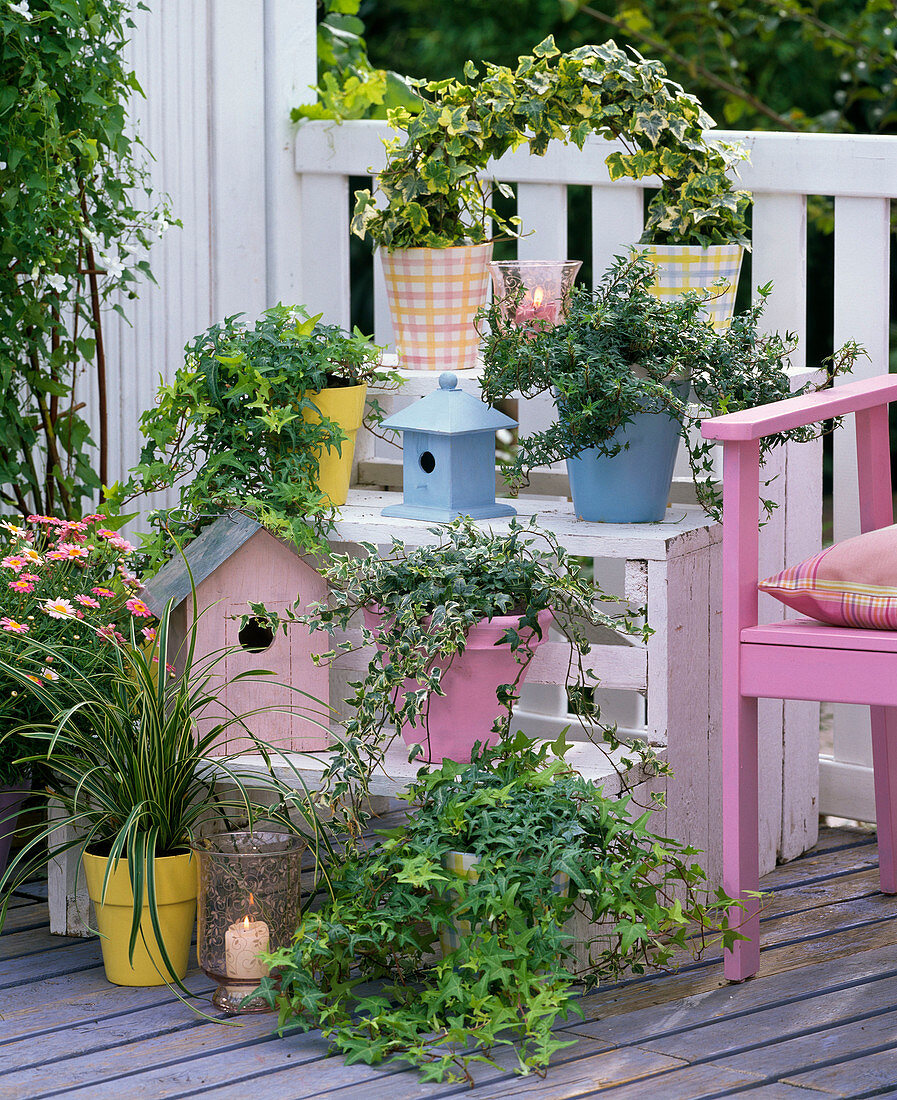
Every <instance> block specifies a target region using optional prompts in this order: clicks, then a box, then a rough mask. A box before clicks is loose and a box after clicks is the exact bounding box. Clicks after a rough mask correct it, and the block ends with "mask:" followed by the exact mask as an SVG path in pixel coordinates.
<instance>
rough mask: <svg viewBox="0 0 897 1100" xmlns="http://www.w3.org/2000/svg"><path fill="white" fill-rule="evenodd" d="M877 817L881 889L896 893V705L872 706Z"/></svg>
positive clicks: (883, 891) (884, 891) (887, 892)
mask: <svg viewBox="0 0 897 1100" xmlns="http://www.w3.org/2000/svg"><path fill="white" fill-rule="evenodd" d="M869 710H870V713H871V717H872V771H873V776H874V781H875V818H876V821H877V828H878V874H879V880H880V882H881V889H882V893H884V894H897V866H895V860H894V855H895V848H894V845H895V839H897V798H895V797H893V796H894V794H895V793H897V708H895V707H870V708H869Z"/></svg>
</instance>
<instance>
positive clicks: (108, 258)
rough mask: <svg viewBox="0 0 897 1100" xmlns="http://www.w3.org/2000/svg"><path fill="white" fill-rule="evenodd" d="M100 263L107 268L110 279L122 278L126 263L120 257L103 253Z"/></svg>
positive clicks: (99, 259)
mask: <svg viewBox="0 0 897 1100" xmlns="http://www.w3.org/2000/svg"><path fill="white" fill-rule="evenodd" d="M98 263H99V264H100V266H101V267H102V268H103V269H104V270H105V272H106V274H107V275H108V276H109V278H110V279H120V278H121V276H122V272H123V271H124V270H125V266H124V264H123V263H122V262H121V261H120V260H119V259H118V257H117V256H113V255H111V254H107V253H104V254H101V255H100V256H99V258H98Z"/></svg>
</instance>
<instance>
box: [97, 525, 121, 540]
mask: <svg viewBox="0 0 897 1100" xmlns="http://www.w3.org/2000/svg"><path fill="white" fill-rule="evenodd" d="M96 533H97V534H98V535H99V536H100V538H101V539H117V538H118V532H117V531H110V530H109V528H108V527H98V528H97V530H96Z"/></svg>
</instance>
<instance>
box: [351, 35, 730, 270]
mask: <svg viewBox="0 0 897 1100" xmlns="http://www.w3.org/2000/svg"><path fill="white" fill-rule="evenodd" d="M464 76H465V81H464V82H462V81H457V80H436V81H430V82H429V83H427V84H425V85H423V87H422V88H420V89H419V93H420V95H421V98H422V99H423V107H422V109H421V110H420V111H418V112H417V113H413V112H411V111H409V110H407V109H405V108H402V107H398V108H395V109H393V110H391V111H390V112H389V121H390V123H391V124H392V125H393V126H394V127H395V128H396V129H397V130H400V131H402V133H401V134H400V135H399V136H397V137H396V138H394V139H392V140H391V141H388V142H387V143H386V152H387V163H386V167H385V168H384V169H383V170H382V171H381V172H380V175H379V177H378V188H379V191H380V195H381V198H382V202H378V201H377V199H376V198H375V197H374V195H372V193H371V192H370V191H368V190H362V191H357V192H356V206H355V213H354V217H353V220H352V229H353V232H355V233H356V234H358V235H359V236H364V235H365V234H370V236H371V238H372V239H373V241H374V242H375V244H377V245H379V246H382V247H384V248H386V249H389V250H390V251H392V250H393V249H397V248H418V247H431V248H447V247H450V246H452V245H459V244H465V243H474V244H478V243H481V242H483V241H485V240H487V239H488V237H489V228H488V226H489V223H490V219H491V220H492V221H493V222H494V223H495V225H496V226H497V227H498V229H499V231H501V232H510V233H516V227H517V224H518V222H517V219H516V218H510V219H504V218H502V217H501V216H500V215H499V214H498V213H497V212H496V211H495V210H494V209H493V208H492V207H491V206H490V205H489V201H488V199H487V191H486V189H484V187H483V184H482V182H481V180H480V178H479V176H480V174H481V173H483V172H485V171H486V170H487V167H488V165H489V162H490V161H491V160H498V159H499V158H500V157H501V156H503V155H504V154H505V153H507V152H509V151H511V150H514V149H517V148H518V147H520V146H522V145H526V146H528V148H529V151H530V153H533V154H535V155H537V156H541V155H543V154H544V153H545V151H546V149H547V148H548V144H549V142H550V141H551V140H554V139H556V140H561V141H564V142H570V141H572V142H573V143H574V144H575V145H576V146H577V147H578V148H580V149H581V148H582V147H583V145H584V143H585V141H586V139H587V138H588V137H589V136H590V135H592V134H597V135H599V136H601V137H604V138H607V139H616V140H618V141H621V142H622V143H623V145H624V147H625V151H624V152H619V151H617V152H614V153H611V154H610V156H609V157H608V158H607V162H606V163H607V166H608V169H609V171H610V176H611V179H620V178H622V177H624V176H626V177H630V178H632V179H644V178H645V177H646V176H656V177H658V178H659V179H660V180H661V181H662V185H661V188H660V191H659V192H658V194H657V195H656V196H655V197H654V199H653V200H652V202H651V204H650V207H649V210H648V219H647V223H646V226H645V234H644V236H643V238H642V239H643V241H644V242H646V243H654V244H699V245H709V244H721V243H730V242H738V243H744V242H745V240H746V234H747V227H746V223H745V212H746V209H747V206H748V201H749V200H748V195H747V193H746V192H744V191H736V190H733V188H732V183H731V181H730V178H729V174H728V173H729V170H730V169H731V168H732V167H733V165H734V163H735V162H736V161H737V160H738V159H740V158H741V156H742V155H743V153H742V151H741V150H740V149H738V148H735V147H732V146H727V145H725V144H723V143H719V142H711V141H708V140H707V138H706V137H705V133H704V131H705V130H706V129H707V128H708V127H710V126H712V125H713V120H712V119H711V118H710V117H709V116H708V115H707V114H706V112H705V111H704V110H703V109H702V107H701V104H700V103H699V102H698V100H697V99H695V98H694V96H691V95H688V94H686V93H685V92H684V91H683V90H682V88H681V87H679V85H677V84H675V83H673V81H671V80H670V79H669V78H668V77H667V74H666V70H665V69H664V67H663V65H662V64H661V63H660V62H659V61H649V60H646V59H644V58H643V57H641V55H640V54H638V53H636V52H635V51H630V52H626V51H624V50H622V49H620V48H619V47H617V45H616V44H615V43H614V42H612V41H611V42H606V43H604V44H603V45H597V46H596V45H590V46H581V47H580V48H579V49H577V50H573V51H571V52H570V53H566V54H562V53H561V52H560V51H559V50H558V49H557V47H556V46H555V44H554V39H553V38H551V37H549V38H546V39H545V40H544V41H543V42H541V43H540V44H539V45H538V46H536V47H535V49H534V50H533V52H532V54H531V55H529V56H525V57H521V58H520V59H519V62H518V65H517V68H516V70H511V69H509V68H507V67H506V66H502V65H492V64H488V63H486V64H484V65H483V67H482V73H481V70H480V69H479V68H477V66H476V65H475V64H474V63H473V62H472V61H468V62H467V64H466V66H465V68H464ZM497 186H498V189H499V190H500V191H502V192H503V193H505V192H506V191H507V188H505V187H503V186H502V185H500V184H499V185H497Z"/></svg>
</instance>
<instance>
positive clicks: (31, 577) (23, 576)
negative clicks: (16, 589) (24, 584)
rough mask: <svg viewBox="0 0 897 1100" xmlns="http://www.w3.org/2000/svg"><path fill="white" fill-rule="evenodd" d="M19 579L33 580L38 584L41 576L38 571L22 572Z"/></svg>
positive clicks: (32, 581) (33, 582)
mask: <svg viewBox="0 0 897 1100" xmlns="http://www.w3.org/2000/svg"><path fill="white" fill-rule="evenodd" d="M19 580H20V581H31V583H32V584H37V582H38V581H39V580H40V577H39V576H38V575H37V573H20V574H19Z"/></svg>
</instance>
